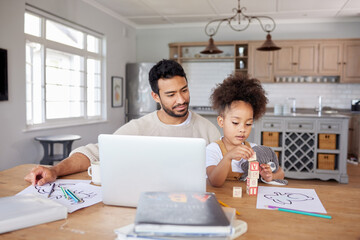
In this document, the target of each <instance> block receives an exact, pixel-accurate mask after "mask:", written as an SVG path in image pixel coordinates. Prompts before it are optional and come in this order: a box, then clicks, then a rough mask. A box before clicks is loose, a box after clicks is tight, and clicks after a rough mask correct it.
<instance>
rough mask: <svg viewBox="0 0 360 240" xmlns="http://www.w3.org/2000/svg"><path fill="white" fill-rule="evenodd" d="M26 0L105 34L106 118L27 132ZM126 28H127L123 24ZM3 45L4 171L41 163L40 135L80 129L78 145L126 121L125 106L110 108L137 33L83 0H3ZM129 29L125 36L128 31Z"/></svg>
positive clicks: (0, 152)
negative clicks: (113, 88) (5, 95)
mask: <svg viewBox="0 0 360 240" xmlns="http://www.w3.org/2000/svg"><path fill="white" fill-rule="evenodd" d="M25 3H28V4H31V5H33V6H36V7H38V8H40V9H43V10H45V11H48V12H50V13H53V14H55V15H57V16H60V17H63V18H65V19H68V20H70V21H73V22H75V23H78V24H81V25H83V26H86V27H88V28H90V29H93V30H95V31H97V32H100V33H103V34H104V35H105V36H106V64H107V68H106V84H107V85H106V94H107V101H106V102H107V122H105V123H99V124H91V125H81V126H74V127H64V128H57V129H48V130H38V131H31V132H26V131H24V129H25V124H26V115H25V113H26V109H25V36H24V12H25ZM124 28H126V31H123V29H124ZM0 32H1V34H0V48H4V49H7V50H8V75H9V77H8V84H9V101H0V136H1V141H0V170H4V169H7V168H10V167H13V166H16V165H19V164H24V163H39V161H40V160H41V158H42V154H43V150H42V148H41V146H40V144H39V143H38V142H37V141H35V140H34V137H36V136H43V135H52V134H78V135H80V136H81V137H82V139H81V140H80V141H75V142H74V144H73V148H74V147H77V146H81V145H85V144H87V143H91V142H97V136H98V135H99V134H100V133H112V132H114V131H115V130H116V129H117V128H118V127H120V126H121V125H122V124H123V123H124V121H125V116H124V108H111V99H110V96H111V94H110V81H111V76H123V77H125V63H126V62H134V61H135V60H136V32H135V29H133V28H132V27H130V26H128V25H125V24H123V23H121V22H120V21H119V20H117V19H115V18H113V17H110V16H108V15H106V14H105V13H103V12H101V11H99V10H97V9H95V8H93V7H92V6H90V5H88V4H87V3H85V2H83V1H81V0H61V1H58V0H46V1H44V0H15V1H14V0H1V1H0ZM124 32H126V35H125V36H124V34H123V33H124Z"/></svg>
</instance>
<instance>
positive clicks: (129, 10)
mask: <svg viewBox="0 0 360 240" xmlns="http://www.w3.org/2000/svg"><path fill="white" fill-rule="evenodd" d="M83 1H84V2H87V3H89V4H91V5H93V6H95V7H96V8H98V9H101V10H103V11H104V12H107V13H108V14H110V15H112V16H114V17H116V18H119V19H121V20H122V21H125V22H126V23H128V24H130V25H131V26H133V27H135V28H147V27H154V26H156V25H157V26H176V25H194V24H198V25H199V24H200V23H201V24H203V23H206V22H208V21H209V20H211V19H217V18H224V17H226V18H227V17H230V16H232V15H233V14H234V13H233V12H232V9H233V8H237V5H238V2H237V0H83ZM240 6H241V7H246V11H244V12H243V13H245V14H248V15H265V16H270V17H272V18H274V19H275V21H277V22H278V21H283V22H287V21H298V22H302V21H303V22H309V21H314V20H315V19H316V20H317V21H319V20H320V21H322V20H324V21H325V20H326V21H328V20H330V21H348V20H349V19H356V21H359V20H360V0H241V2H240Z"/></svg>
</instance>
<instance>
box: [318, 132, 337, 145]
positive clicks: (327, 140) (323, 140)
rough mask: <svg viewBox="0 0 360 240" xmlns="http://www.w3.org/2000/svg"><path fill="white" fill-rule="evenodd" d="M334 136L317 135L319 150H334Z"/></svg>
mask: <svg viewBox="0 0 360 240" xmlns="http://www.w3.org/2000/svg"><path fill="white" fill-rule="evenodd" d="M336 140H337V139H336V134H326V133H321V134H319V149H336Z"/></svg>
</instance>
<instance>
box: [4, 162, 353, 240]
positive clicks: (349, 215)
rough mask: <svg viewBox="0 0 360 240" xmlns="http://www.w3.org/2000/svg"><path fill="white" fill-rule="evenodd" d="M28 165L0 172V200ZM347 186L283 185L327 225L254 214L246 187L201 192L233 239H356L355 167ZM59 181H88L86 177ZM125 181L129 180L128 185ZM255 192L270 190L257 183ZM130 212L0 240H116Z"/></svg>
mask: <svg viewBox="0 0 360 240" xmlns="http://www.w3.org/2000/svg"><path fill="white" fill-rule="evenodd" d="M34 166H35V165H34V164H25V165H19V166H16V167H14V168H10V169H7V170H4V171H1V172H0V197H6V196H12V195H15V194H17V193H18V192H20V191H22V190H23V189H25V188H26V187H28V186H29V185H30V184H29V183H28V182H26V181H25V180H24V176H25V175H26V174H27V173H28V172H29V171H30V170H31V169H32V168H33V167H34ZM348 173H349V183H348V184H341V183H338V182H336V181H321V180H294V179H288V181H289V184H288V185H287V186H286V187H289V188H304V189H314V190H315V191H316V193H317V195H318V197H319V198H320V200H321V203H322V204H323V206H324V207H325V209H326V211H327V214H328V215H330V216H332V219H324V218H318V217H312V216H305V215H299V214H294V213H287V212H280V211H274V210H266V209H257V208H256V202H257V197H256V196H249V195H247V194H246V182H226V183H225V184H224V186H222V187H220V188H217V187H212V186H210V185H208V186H207V191H208V192H214V193H215V194H216V197H217V198H218V200H221V201H222V202H224V203H226V204H228V205H230V206H231V207H233V208H236V210H238V211H239V212H240V216H237V218H238V219H240V220H243V221H245V222H246V223H247V225H248V230H247V232H246V233H245V234H243V235H241V236H240V237H239V238H238V239H277V240H279V239H301V240H303V239H337V240H338V239H357V240H359V239H360V227H359V222H360V166H356V165H350V164H349V165H348ZM62 178H63V179H88V180H89V179H90V177H89V176H88V175H87V173H86V172H81V173H77V174H72V175H69V176H65V177H62ZM129 181H131V180H129ZM234 186H237V187H242V197H241V198H235V197H233V187H234ZM259 186H270V185H267V184H264V183H259ZM135 213H136V208H131V207H119V206H109V205H105V204H103V203H102V202H100V203H97V204H95V205H92V206H90V207H87V208H83V209H80V210H78V211H75V212H73V213H69V214H68V217H67V219H64V220H59V221H55V222H50V223H45V224H40V225H36V226H33V227H28V228H24V229H20V230H16V231H12V232H8V233H3V234H0V239H29V240H31V239H36V240H39V239H88V240H91V239H101V240H106V239H116V234H115V232H114V229H116V228H120V227H123V226H126V225H128V224H131V223H133V222H134V218H135ZM0 214H1V213H0Z"/></svg>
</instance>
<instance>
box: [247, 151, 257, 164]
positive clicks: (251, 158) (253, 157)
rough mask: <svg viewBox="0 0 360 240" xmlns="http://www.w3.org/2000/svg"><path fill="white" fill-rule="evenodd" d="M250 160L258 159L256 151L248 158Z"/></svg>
mask: <svg viewBox="0 0 360 240" xmlns="http://www.w3.org/2000/svg"><path fill="white" fill-rule="evenodd" d="M248 161H249V162H252V161H256V152H254V154H253V155H252V156H251V157H250V158H249V159H248Z"/></svg>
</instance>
